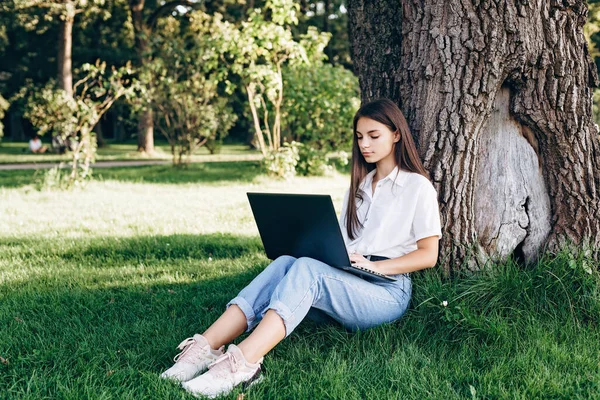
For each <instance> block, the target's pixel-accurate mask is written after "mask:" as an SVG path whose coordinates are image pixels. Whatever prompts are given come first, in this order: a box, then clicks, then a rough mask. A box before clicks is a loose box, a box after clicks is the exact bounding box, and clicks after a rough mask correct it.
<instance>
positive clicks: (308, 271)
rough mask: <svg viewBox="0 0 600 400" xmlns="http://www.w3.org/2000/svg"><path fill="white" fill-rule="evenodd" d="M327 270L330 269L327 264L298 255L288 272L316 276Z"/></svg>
mask: <svg viewBox="0 0 600 400" xmlns="http://www.w3.org/2000/svg"><path fill="white" fill-rule="evenodd" d="M327 271H331V267H330V266H329V265H327V264H325V263H322V262H321V261H317V260H315V259H314V258H310V257H300V258H299V259H297V260H296V262H294V264H293V265H292V267H291V268H290V273H293V274H295V275H310V276H316V275H320V274H322V273H325V272H327Z"/></svg>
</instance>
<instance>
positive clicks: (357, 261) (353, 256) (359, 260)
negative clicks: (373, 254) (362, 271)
mask: <svg viewBox="0 0 600 400" xmlns="http://www.w3.org/2000/svg"><path fill="white" fill-rule="evenodd" d="M348 256H349V257H350V263H351V264H352V265H354V266H355V267H362V268H366V269H370V270H371V271H377V267H376V266H375V263H374V262H373V261H369V260H367V259H366V258H364V257H363V256H362V255H361V254H357V253H348Z"/></svg>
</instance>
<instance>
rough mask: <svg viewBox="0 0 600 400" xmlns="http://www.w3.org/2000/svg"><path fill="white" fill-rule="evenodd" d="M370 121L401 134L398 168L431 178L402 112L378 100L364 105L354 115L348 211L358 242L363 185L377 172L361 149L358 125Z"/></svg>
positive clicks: (348, 223) (352, 236)
mask: <svg viewBox="0 0 600 400" xmlns="http://www.w3.org/2000/svg"><path fill="white" fill-rule="evenodd" d="M363 117H364V118H369V119H372V120H374V121H377V122H379V123H381V124H383V125H385V126H387V127H388V128H389V129H390V130H391V131H392V132H393V133H396V132H398V133H400V141H399V142H398V143H394V150H393V151H394V159H395V161H396V166H397V167H398V168H399V169H401V170H404V171H409V172H416V173H418V174H421V175H423V176H424V177H426V178H427V179H429V174H428V173H427V171H426V170H425V168H424V167H423V163H422V162H421V159H420V158H419V153H418V152H417V148H416V146H415V142H414V140H413V138H412V135H411V133H410V129H409V128H408V124H407V123H406V119H405V118H404V114H402V111H400V108H398V106H397V105H396V103H394V102H393V101H391V100H389V99H378V100H374V101H371V102H369V103H367V104H363V106H362V107H360V109H359V110H358V111H357V112H356V114H355V115H354V135H353V139H352V172H351V178H350V193H349V196H348V207H347V209H346V230H347V232H348V237H349V238H350V239H352V240H354V239H355V233H356V232H358V229H359V228H360V227H362V224H361V223H360V221H359V220H358V215H357V214H356V199H357V198H358V199H360V200H361V201H362V200H363V198H362V196H361V194H360V193H359V192H358V187H359V186H360V183H361V182H362V180H363V179H364V178H365V176H366V175H367V174H368V173H369V172H371V171H372V170H374V169H375V164H373V163H367V161H366V160H365V157H364V156H363V155H362V153H361V152H360V149H359V147H358V137H357V135H356V125H357V124H358V120H359V119H360V118H363Z"/></svg>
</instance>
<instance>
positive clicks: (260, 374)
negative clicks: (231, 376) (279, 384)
mask: <svg viewBox="0 0 600 400" xmlns="http://www.w3.org/2000/svg"><path fill="white" fill-rule="evenodd" d="M262 369H263V367H262V366H261V367H259V368H258V371H256V373H255V374H254V375H252V377H251V378H250V379H248V380H247V381H246V382H243V383H242V384H241V386H242V391H244V392H245V391H246V390H248V388H250V387H251V386H254V385H256V384H257V383H260V382H262V381H263V379H265V376H264V375H263V370H262Z"/></svg>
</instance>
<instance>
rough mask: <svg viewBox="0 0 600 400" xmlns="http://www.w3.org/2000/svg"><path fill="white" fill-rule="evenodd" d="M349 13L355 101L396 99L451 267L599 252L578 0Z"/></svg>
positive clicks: (354, 6)
mask: <svg viewBox="0 0 600 400" xmlns="http://www.w3.org/2000/svg"><path fill="white" fill-rule="evenodd" d="M348 16H349V30H350V37H351V43H352V55H353V59H354V65H355V68H356V72H357V73H358V75H359V78H360V86H361V90H362V98H363V101H367V100H371V99H375V98H378V97H388V98H390V99H392V100H394V101H396V102H397V103H398V104H399V105H400V107H401V108H402V110H403V111H404V113H405V114H406V117H407V119H408V121H409V124H410V126H411V128H412V131H413V135H414V137H415V140H416V142H417V144H418V147H419V152H420V154H421V157H422V159H423V162H424V164H425V167H426V168H427V169H428V170H429V171H430V172H431V177H432V180H433V183H434V185H435V186H436V188H437V190H438V194H439V200H440V210H441V215H442V222H443V225H444V234H445V237H444V238H443V239H442V243H441V257H440V260H441V262H442V264H443V265H444V267H445V268H446V270H447V271H450V270H452V269H453V268H460V267H461V266H463V267H469V268H477V267H480V266H481V265H482V264H483V263H485V262H486V261H487V260H489V259H490V258H491V259H494V260H503V259H504V258H506V257H507V256H509V255H511V254H513V255H515V256H516V257H517V258H521V259H524V260H525V261H535V260H536V258H537V256H538V255H540V254H541V253H542V251H543V250H544V249H547V250H550V251H553V252H554V251H558V250H559V249H561V248H563V247H564V245H565V243H571V244H575V245H577V246H578V247H580V248H581V247H586V248H590V249H592V253H593V255H594V256H595V257H596V258H598V250H597V249H598V247H599V246H600V229H599V226H600V213H599V212H598V210H600V145H599V143H598V137H597V136H596V134H597V132H596V128H595V126H594V123H593V121H592V87H595V86H596V85H597V80H598V78H597V73H596V69H595V66H594V64H593V63H592V61H591V59H590V57H589V53H588V49H587V44H586V41H585V38H584V36H583V31H582V27H583V25H584V23H585V21H586V17H587V8H586V6H585V4H584V3H583V1H582V0H535V1H524V0H508V1H501V2H493V1H489V0H461V1H452V2H447V1H444V0H437V1H436V0H401V1H398V0H383V1H367V0H349V1H348ZM469 255H474V256H475V257H469Z"/></svg>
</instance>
